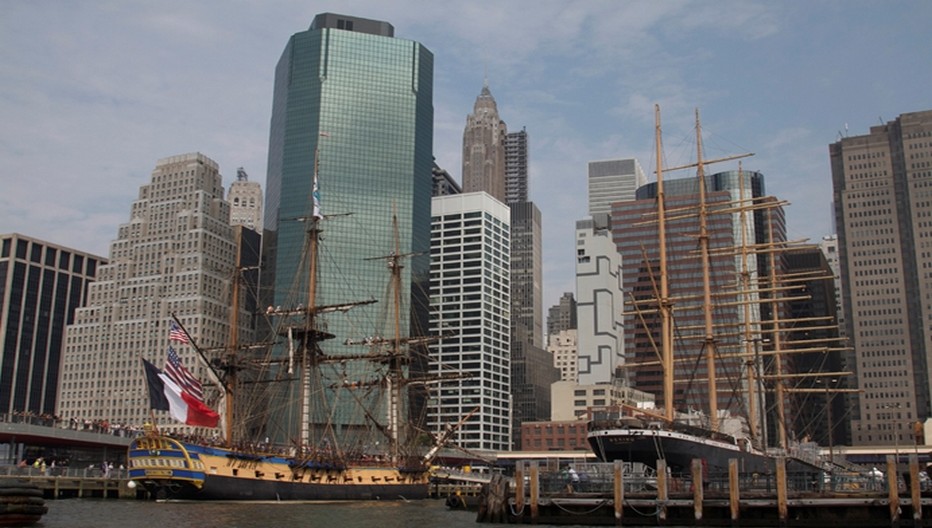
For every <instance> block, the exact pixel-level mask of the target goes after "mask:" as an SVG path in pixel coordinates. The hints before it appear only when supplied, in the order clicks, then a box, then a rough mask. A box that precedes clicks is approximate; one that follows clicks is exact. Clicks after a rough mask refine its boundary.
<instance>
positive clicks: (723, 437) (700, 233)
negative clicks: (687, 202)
mask: <svg viewBox="0 0 932 528" xmlns="http://www.w3.org/2000/svg"><path fill="white" fill-rule="evenodd" d="M655 115H656V119H655V120H656V126H655V130H656V138H655V141H656V145H657V160H656V163H657V185H656V204H657V205H656V211H655V212H654V213H653V214H652V215H651V216H650V217H649V218H647V219H645V220H644V221H645V222H650V223H656V225H657V231H658V242H657V244H658V247H657V253H656V255H655V258H656V260H655V261H653V262H648V263H645V269H648V270H657V271H656V273H657V276H656V277H655V276H653V275H651V277H650V278H649V281H648V283H649V284H650V285H651V286H649V287H647V288H636V290H638V291H636V292H635V294H634V295H632V297H633V299H632V301H631V306H632V308H631V311H630V314H631V315H633V316H634V318H635V319H636V320H638V321H640V322H641V324H645V326H648V325H647V324H646V323H645V321H646V320H647V319H648V318H650V319H651V320H653V321H656V325H657V326H656V327H655V328H651V327H649V326H648V327H647V328H646V329H645V331H646V333H647V334H648V335H649V336H651V337H648V340H649V341H650V342H651V343H654V342H655V340H654V337H653V336H656V335H657V334H659V339H657V340H656V342H657V343H658V344H657V347H658V350H657V360H656V361H650V362H646V363H643V362H642V363H640V364H634V365H628V366H629V367H631V368H638V367H644V366H650V367H653V368H655V369H656V368H658V367H659V369H660V370H661V372H662V376H663V393H662V397H663V409H662V410H657V411H655V410H652V409H643V408H637V407H635V406H621V407H620V408H619V407H616V408H609V409H604V410H601V411H599V410H597V411H596V412H595V413H594V415H593V419H592V420H591V421H590V423H589V433H588V441H589V444H590V447H591V448H592V450H593V451H594V452H595V454H596V456H597V457H598V458H599V459H601V460H603V461H615V460H622V461H626V462H637V463H641V464H644V465H647V466H649V467H652V468H656V466H657V463H658V461H661V460H662V461H664V462H665V464H666V466H667V468H669V469H670V470H671V471H672V472H675V473H688V472H689V471H690V466H691V464H692V461H693V460H694V459H699V460H701V461H702V464H703V468H704V471H708V472H727V471H728V467H729V461H730V460H732V459H734V460H737V462H738V468H739V471H740V472H743V473H759V474H766V473H772V472H773V471H774V470H775V459H776V457H778V456H779V457H784V458H785V460H786V461H787V466H788V469H789V470H790V471H799V472H806V473H816V472H820V471H822V470H823V469H824V467H823V466H822V463H821V461H820V460H819V458H818V454H817V451H816V450H814V449H807V448H806V447H805V446H803V447H794V448H793V449H791V448H789V447H788V445H787V444H788V442H787V432H786V429H785V425H784V421H785V418H784V415H783V414H784V408H783V401H784V398H785V397H786V395H785V393H784V391H783V390H782V389H783V386H782V383H783V381H784V379H785V378H787V376H785V375H784V374H783V372H782V366H783V363H784V359H783V358H782V357H781V351H780V349H781V343H780V339H781V335H782V334H783V333H785V329H786V328H787V327H789V325H787V324H786V322H784V321H780V320H779V317H780V315H779V314H780V309H779V307H777V303H778V302H779V301H780V297H781V296H782V295H783V294H784V293H785V292H786V291H789V290H791V289H792V287H787V286H786V285H785V284H780V281H779V280H778V279H777V278H776V277H775V276H774V271H773V270H775V266H774V259H775V258H776V257H775V255H777V254H778V253H779V252H781V251H783V250H785V248H786V245H785V244H784V243H775V242H774V240H773V235H772V231H771V233H769V235H768V236H769V239H768V240H767V241H765V242H763V243H760V242H759V241H752V242H750V243H749V241H748V240H746V239H745V238H746V237H747V229H746V228H745V226H746V225H747V224H748V220H747V218H746V217H745V216H744V215H748V214H753V212H754V211H765V212H766V215H765V216H766V217H767V219H768V221H767V222H764V223H763V224H764V225H761V223H758V226H757V227H758V229H760V228H761V227H764V228H766V229H771V228H770V227H769V224H770V222H769V218H770V216H769V212H767V211H766V210H767V209H768V208H773V207H775V206H779V205H782V204H781V203H779V202H777V201H776V200H772V199H770V200H767V199H764V200H761V199H756V198H747V196H749V194H750V192H749V191H750V189H747V190H745V188H744V184H745V182H744V176H743V175H742V174H741V172H740V171H739V175H738V179H739V185H741V186H742V187H741V190H740V191H739V192H740V194H739V197H740V199H739V200H738V201H737V202H732V203H726V204H721V203H718V204H716V208H717V210H716V211H714V213H715V214H718V215H734V216H740V217H741V219H740V226H741V227H740V234H738V233H735V234H734V236H735V237H736V240H735V241H734V247H710V243H709V239H710V234H709V227H708V225H709V220H708V217H709V215H710V214H712V213H713V212H710V206H709V204H708V203H707V200H706V180H705V174H704V165H705V164H706V163H711V162H714V161H726V160H734V159H738V158H741V157H744V156H745V155H739V156H731V157H728V158H724V159H721V160H713V161H708V162H705V161H703V159H702V140H701V137H702V136H701V128H700V124H699V114H698V111H697V112H696V137H697V140H696V146H697V153H698V154H697V158H698V160H697V162H696V163H695V164H691V165H688V166H686V167H696V169H697V193H698V196H697V197H696V198H697V201H698V205H697V206H691V207H687V208H683V207H680V208H678V209H676V210H674V211H672V212H671V211H668V210H667V205H666V203H665V195H664V181H663V168H662V154H661V133H660V110H659V107H657V108H656V109H655ZM686 167H678V168H686ZM668 170H669V169H668ZM671 216H673V217H674V218H675V219H676V220H678V221H679V222H680V223H681V224H682V223H683V222H684V221H685V222H689V223H690V225H695V226H696V227H697V228H698V229H697V232H696V233H695V234H694V235H693V236H694V239H695V240H696V241H697V248H696V250H695V251H694V258H698V259H700V260H701V270H702V278H701V280H702V285H701V286H702V289H701V293H699V294H697V295H695V296H694V297H692V298H689V299H682V298H674V296H672V295H671V292H670V285H669V279H668V271H667V267H668V255H667V233H666V228H667V223H668V222H669V221H670V217H671ZM687 218H688V219H687ZM693 222H694V223H693ZM714 255H718V256H719V257H724V258H729V259H733V260H734V261H736V262H738V263H739V264H738V265H737V266H736V267H737V272H738V273H736V275H737V276H736V277H735V278H734V281H733V284H734V286H733V288H732V289H733V290H734V291H733V292H731V293H728V292H723V291H720V288H721V286H720V285H719V286H717V287H716V286H713V285H712V284H711V281H710V262H712V259H711V258H710V257H712V256H714ZM646 258H647V255H646V254H645V259H646ZM759 258H763V259H764V260H763V261H762V262H767V261H768V260H769V265H768V266H766V267H767V268H769V269H770V270H771V273H770V276H769V277H760V276H755V277H753V279H752V275H753V273H752V272H751V269H750V268H751V267H754V270H755V271H754V273H756V263H757V262H759V260H758V259H759ZM752 259H753V260H752ZM749 263H750V264H749ZM752 280H753V281H756V282H755V284H752V283H751V281H752ZM645 289H652V290H653V291H652V292H650V294H648V292H646V291H641V290H645ZM713 290H714V291H713ZM757 292H768V293H767V294H766V295H765V297H767V299H763V298H761V297H759V296H758V293H757ZM716 301H718V302H722V303H726V304H730V305H731V307H732V308H734V307H736V306H742V307H743V308H741V309H738V310H736V313H740V314H742V316H741V318H743V321H742V322H737V323H730V324H726V325H723V324H720V322H717V321H716V320H715V316H714V313H715V302H716ZM768 302H769V303H770V304H771V307H770V309H769V310H768V311H769V312H770V313H771V314H772V320H769V321H761V320H759V319H757V320H755V319H754V318H753V317H752V313H754V312H755V311H756V310H758V309H759V308H755V305H757V306H758V307H759V306H760V305H761V303H768ZM677 303H680V305H678V306H677V309H678V310H681V311H682V310H684V309H686V310H688V309H689V308H684V306H683V305H692V306H694V307H695V308H693V309H694V310H695V312H696V314H698V315H695V316H694V317H695V318H696V319H698V320H701V321H702V322H701V324H697V325H695V326H694V327H691V329H690V330H691V331H687V332H686V333H693V334H696V335H697V338H698V339H699V340H700V341H701V342H702V353H701V355H700V356H699V357H695V356H693V357H689V358H687V357H683V356H676V355H675V354H674V341H675V339H674V335H675V334H677V335H680V334H681V332H680V334H678V332H677V331H676V330H675V329H674V305H677ZM830 323H831V322H828V323H822V324H830ZM719 333H725V334H726V335H728V336H729V339H730V340H731V341H732V342H737V343H738V344H739V346H740V349H739V350H738V351H737V352H735V351H730V352H728V353H725V354H723V353H722V351H721V350H719V349H718V348H717V344H718V340H717V337H716V336H717V334H719ZM762 336H767V339H764V338H763V337H762ZM762 341H766V342H768V343H771V350H768V352H767V354H766V355H767V356H768V357H771V358H772V361H771V366H770V371H769V372H770V374H768V375H764V370H763V368H762V365H761V356H762V354H761V353H760V352H759V351H758V350H756V347H757V346H759V344H760V342H762ZM742 343H743V346H741V344H742ZM817 346H818V347H819V350H820V351H823V352H824V351H828V350H830V349H831V347H832V346H833V345H832V344H830V343H825V342H823V343H818V344H817ZM797 351H798V350H797ZM723 358H729V359H726V361H728V360H730V362H731V366H732V367H736V370H737V369H741V370H743V373H742V375H741V376H739V377H740V378H741V382H740V383H738V387H737V389H736V390H734V392H733V394H734V398H732V401H736V402H740V403H739V405H738V407H739V408H740V409H743V410H744V411H746V413H747V414H746V416H738V415H735V414H733V413H732V412H730V410H729V409H719V402H718V395H719V394H721V393H722V390H721V389H720V388H719V387H718V385H717V379H716V372H717V371H720V370H721V369H723V366H722V365H720V362H721V361H723ZM687 362H688V364H689V365H691V366H692V367H693V369H694V372H693V374H692V377H693V378H695V377H697V376H696V375H695V369H696V367H698V366H700V365H701V366H703V367H704V372H702V373H701V374H700V375H699V376H698V377H699V378H702V377H703V376H704V377H706V378H707V379H706V382H707V384H708V385H707V387H708V395H710V396H709V397H708V398H707V400H708V403H707V405H708V407H707V412H706V409H703V410H702V411H696V410H689V411H686V412H679V411H677V409H676V406H675V401H674V400H675V397H676V394H677V393H676V391H675V390H674V386H675V383H676V382H677V379H676V374H677V373H679V374H683V373H684V372H685V371H687V370H688V369H687V367H686V365H687ZM732 374H733V376H732V377H734V373H732ZM834 374H843V373H834ZM764 378H766V379H768V380H772V381H773V382H774V383H775V385H776V389H775V394H774V395H773V397H772V401H774V402H775V407H776V415H777V416H776V417H775V418H774V421H775V422H776V423H775V424H774V425H775V429H776V431H777V433H776V434H777V436H778V438H777V447H776V448H768V447H767V440H766V434H767V425H766V422H765V417H766V415H767V414H768V413H767V409H766V405H765V404H764V402H765V399H764V396H763V393H764V392H763V386H764V385H763V381H764ZM680 381H681V382H682V381H683V380H680ZM809 447H811V446H809Z"/></svg>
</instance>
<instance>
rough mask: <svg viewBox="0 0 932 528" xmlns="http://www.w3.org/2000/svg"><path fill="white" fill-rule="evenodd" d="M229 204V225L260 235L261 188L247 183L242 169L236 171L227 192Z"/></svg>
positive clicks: (249, 182) (247, 179)
mask: <svg viewBox="0 0 932 528" xmlns="http://www.w3.org/2000/svg"><path fill="white" fill-rule="evenodd" d="M227 201H228V202H230V225H235V226H237V225H241V226H245V227H248V228H249V229H252V230H253V231H255V232H257V233H260V234H261V233H262V186H261V185H259V182H254V181H249V175H247V174H246V171H245V170H243V168H242V167H240V168H238V169H236V181H234V182H233V183H231V184H230V190H229V192H227Z"/></svg>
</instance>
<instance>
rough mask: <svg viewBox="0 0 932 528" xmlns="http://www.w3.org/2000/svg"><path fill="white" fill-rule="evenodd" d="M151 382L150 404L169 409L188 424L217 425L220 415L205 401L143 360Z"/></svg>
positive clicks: (148, 380) (176, 417) (165, 409)
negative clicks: (186, 390) (189, 392)
mask: <svg viewBox="0 0 932 528" xmlns="http://www.w3.org/2000/svg"><path fill="white" fill-rule="evenodd" d="M142 364H143V366H145V369H146V381H147V382H148V384H149V406H150V407H151V408H153V409H155V410H157V411H168V412H169V414H171V416H172V418H174V419H175V420H178V421H179V422H182V423H185V424H187V425H199V426H202V427H217V422H218V421H219V420H220V415H219V414H217V413H216V412H215V411H214V410H213V409H211V408H210V407H208V406H207V405H206V404H204V402H202V401H200V400H198V399H197V398H195V397H194V396H192V395H190V394H188V393H187V392H185V391H184V390H182V389H181V387H179V386H178V384H177V383H175V382H174V381H172V379H171V378H170V377H169V376H168V374H165V373H164V372H162V371H161V370H159V369H158V367H156V366H155V365H153V364H152V363H149V362H148V361H146V360H145V359H143V360H142Z"/></svg>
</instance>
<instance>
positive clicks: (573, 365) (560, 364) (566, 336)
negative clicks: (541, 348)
mask: <svg viewBox="0 0 932 528" xmlns="http://www.w3.org/2000/svg"><path fill="white" fill-rule="evenodd" d="M547 351H548V352H550V353H551V354H553V366H554V367H556V368H558V369H560V381H571V382H573V383H576V380H577V379H578V378H579V369H578V367H577V362H576V329H575V328H572V329H569V330H561V331H560V332H557V333H556V334H553V335H551V336H550V342H549V343H548V345H547Z"/></svg>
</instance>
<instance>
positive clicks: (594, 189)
mask: <svg viewBox="0 0 932 528" xmlns="http://www.w3.org/2000/svg"><path fill="white" fill-rule="evenodd" d="M587 181H588V187H589V215H591V216H595V215H597V214H603V213H611V212H612V204H613V203H615V202H623V201H628V200H633V199H634V198H635V192H636V191H637V190H638V189H639V188H640V187H642V186H643V185H645V184H646V183H647V178H646V177H645V176H644V171H643V170H641V164H640V163H638V160H636V159H633V158H627V159H611V160H603V161H590V162H589V179H588V180H587Z"/></svg>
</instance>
